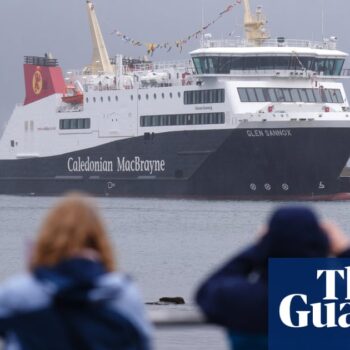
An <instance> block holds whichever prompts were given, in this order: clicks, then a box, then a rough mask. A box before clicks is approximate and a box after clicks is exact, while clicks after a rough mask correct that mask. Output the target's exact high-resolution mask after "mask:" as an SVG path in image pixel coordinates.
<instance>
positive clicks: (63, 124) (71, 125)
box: [60, 118, 91, 130]
mask: <svg viewBox="0 0 350 350" xmlns="http://www.w3.org/2000/svg"><path fill="white" fill-rule="evenodd" d="M90 127H91V120H90V118H79V119H60V129H61V130H71V129H90Z"/></svg>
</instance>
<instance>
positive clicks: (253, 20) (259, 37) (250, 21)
mask: <svg viewBox="0 0 350 350" xmlns="http://www.w3.org/2000/svg"><path fill="white" fill-rule="evenodd" d="M243 5H244V30H245V37H246V40H247V41H248V42H249V43H251V44H253V45H261V44H262V42H263V41H264V40H266V39H269V38H270V35H269V34H268V32H267V31H266V23H267V20H266V17H265V16H264V15H263V13H262V9H261V7H258V8H257V9H256V13H255V15H253V14H252V12H251V10H250V3H249V0H243Z"/></svg>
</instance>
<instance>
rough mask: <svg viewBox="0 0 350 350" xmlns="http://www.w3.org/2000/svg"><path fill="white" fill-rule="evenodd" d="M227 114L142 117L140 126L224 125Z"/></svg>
mask: <svg viewBox="0 0 350 350" xmlns="http://www.w3.org/2000/svg"><path fill="white" fill-rule="evenodd" d="M224 123H225V113H222V112H221V113H195V114H173V115H148V116H141V117H140V126H141V127H147V126H176V125H203V124H224Z"/></svg>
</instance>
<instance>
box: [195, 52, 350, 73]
mask: <svg viewBox="0 0 350 350" xmlns="http://www.w3.org/2000/svg"><path fill="white" fill-rule="evenodd" d="M193 63H194V66H195V68H196V72H197V74H230V72H231V71H232V70H236V71H237V70H238V71H243V70H313V71H315V72H318V73H322V74H324V75H340V74H341V71H342V68H343V64H344V59H329V58H317V59H316V58H315V57H305V56H304V57H303V56H298V55H297V54H293V55H292V56H291V55H288V56H260V57H259V56H242V57H237V56H236V57H229V56H228V57H225V56H221V57H215V56H214V57H194V58H193Z"/></svg>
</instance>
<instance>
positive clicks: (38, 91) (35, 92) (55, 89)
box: [24, 55, 66, 105]
mask: <svg viewBox="0 0 350 350" xmlns="http://www.w3.org/2000/svg"><path fill="white" fill-rule="evenodd" d="M24 79H25V86H26V97H25V101H24V104H25V105H27V104H29V103H32V102H35V101H38V100H41V99H42V98H45V97H48V96H51V95H54V94H64V93H65V92H66V84H65V81H64V78H63V73H62V70H61V67H59V65H58V61H57V60H56V59H53V58H50V57H48V56H47V55H45V57H36V56H25V58H24Z"/></svg>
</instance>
